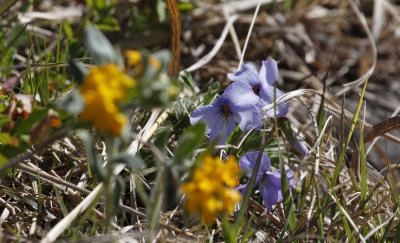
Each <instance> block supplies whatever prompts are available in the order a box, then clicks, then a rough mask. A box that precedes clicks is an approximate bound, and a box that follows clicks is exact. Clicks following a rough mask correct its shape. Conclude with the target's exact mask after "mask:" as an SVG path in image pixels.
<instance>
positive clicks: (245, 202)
mask: <svg viewBox="0 0 400 243" xmlns="http://www.w3.org/2000/svg"><path fill="white" fill-rule="evenodd" d="M265 141H266V140H265V129H264V131H263V135H262V142H261V147H260V152H259V153H258V157H257V161H256V164H255V166H254V169H253V173H252V174H251V177H250V181H249V183H248V186H247V190H246V193H245V195H244V198H243V202H242V206H241V207H240V210H239V213H238V216H237V218H236V222H235V236H236V237H235V238H237V236H238V235H239V232H240V228H241V226H242V225H243V220H244V215H245V213H246V211H247V208H248V206H249V201H250V197H251V194H252V193H253V188H254V184H255V181H256V178H257V174H258V170H259V168H260V164H261V158H262V154H263V151H264V147H265Z"/></svg>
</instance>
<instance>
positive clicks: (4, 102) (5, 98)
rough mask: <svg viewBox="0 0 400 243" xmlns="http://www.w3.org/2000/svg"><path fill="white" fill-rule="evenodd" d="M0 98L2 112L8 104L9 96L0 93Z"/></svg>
mask: <svg viewBox="0 0 400 243" xmlns="http://www.w3.org/2000/svg"><path fill="white" fill-rule="evenodd" d="M0 99H1V100H0V113H2V112H3V111H5V110H6V109H7V108H8V106H9V105H10V97H8V96H7V95H0Z"/></svg>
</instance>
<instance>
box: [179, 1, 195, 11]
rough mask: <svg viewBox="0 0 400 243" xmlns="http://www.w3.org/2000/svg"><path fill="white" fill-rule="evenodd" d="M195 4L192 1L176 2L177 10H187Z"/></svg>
mask: <svg viewBox="0 0 400 243" xmlns="http://www.w3.org/2000/svg"><path fill="white" fill-rule="evenodd" d="M195 7H196V6H195V5H194V4H193V3H178V9H179V11H188V10H192V9H194V8H195Z"/></svg>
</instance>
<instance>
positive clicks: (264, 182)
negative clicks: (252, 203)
mask: <svg viewBox="0 0 400 243" xmlns="http://www.w3.org/2000/svg"><path fill="white" fill-rule="evenodd" d="M260 183H261V185H262V187H263V188H268V187H269V186H270V185H269V178H268V174H267V173H264V175H263V176H262V178H261V180H260Z"/></svg>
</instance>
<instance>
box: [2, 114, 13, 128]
mask: <svg viewBox="0 0 400 243" xmlns="http://www.w3.org/2000/svg"><path fill="white" fill-rule="evenodd" d="M10 120H11V119H10V117H9V116H8V115H3V114H0V128H2V127H3V126H4V125H6V124H7V123H8V122H9V121H10Z"/></svg>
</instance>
